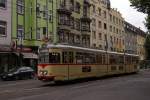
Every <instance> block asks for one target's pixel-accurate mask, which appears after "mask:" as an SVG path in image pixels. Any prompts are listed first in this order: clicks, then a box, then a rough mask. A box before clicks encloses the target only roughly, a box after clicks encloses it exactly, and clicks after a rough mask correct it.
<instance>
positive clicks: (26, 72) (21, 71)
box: [0, 66, 35, 80]
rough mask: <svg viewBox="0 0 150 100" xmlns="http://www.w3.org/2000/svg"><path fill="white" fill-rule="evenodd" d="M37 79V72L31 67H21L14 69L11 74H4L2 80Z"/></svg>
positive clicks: (0, 76)
mask: <svg viewBox="0 0 150 100" xmlns="http://www.w3.org/2000/svg"><path fill="white" fill-rule="evenodd" d="M34 77H35V71H34V70H33V69H32V68H31V67H26V66H23V67H19V68H17V69H12V70H11V71H9V72H5V73H2V74H1V75H0V78H1V79H2V80H19V79H29V78H34Z"/></svg>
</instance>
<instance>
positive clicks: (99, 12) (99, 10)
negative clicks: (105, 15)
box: [98, 8, 102, 16]
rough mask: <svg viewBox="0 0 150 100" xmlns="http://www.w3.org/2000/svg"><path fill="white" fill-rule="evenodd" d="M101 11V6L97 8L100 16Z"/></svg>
mask: <svg viewBox="0 0 150 100" xmlns="http://www.w3.org/2000/svg"><path fill="white" fill-rule="evenodd" d="M101 12H102V10H101V8H99V9H98V15H99V16H101Z"/></svg>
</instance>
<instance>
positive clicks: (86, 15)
mask: <svg viewBox="0 0 150 100" xmlns="http://www.w3.org/2000/svg"><path fill="white" fill-rule="evenodd" d="M81 21H82V22H89V23H91V21H92V20H91V18H90V16H88V14H85V15H83V17H82V18H81Z"/></svg>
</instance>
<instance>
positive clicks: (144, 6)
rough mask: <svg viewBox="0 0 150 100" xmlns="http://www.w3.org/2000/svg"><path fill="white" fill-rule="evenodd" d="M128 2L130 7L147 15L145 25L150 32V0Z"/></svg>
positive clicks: (131, 0)
mask: <svg viewBox="0 0 150 100" xmlns="http://www.w3.org/2000/svg"><path fill="white" fill-rule="evenodd" d="M130 2H131V6H132V7H134V8H136V9H137V10H138V11H139V12H142V13H145V14H147V15H148V16H147V18H146V23H145V25H146V27H147V29H148V31H149V32H150V0H130Z"/></svg>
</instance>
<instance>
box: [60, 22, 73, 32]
mask: <svg viewBox="0 0 150 100" xmlns="http://www.w3.org/2000/svg"><path fill="white" fill-rule="evenodd" d="M58 29H60V30H68V31H70V30H71V27H70V21H65V20H63V21H61V22H59V23H58Z"/></svg>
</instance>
